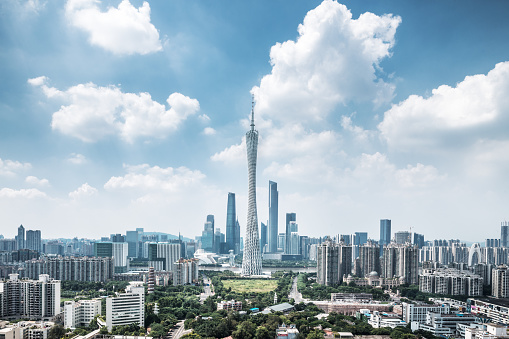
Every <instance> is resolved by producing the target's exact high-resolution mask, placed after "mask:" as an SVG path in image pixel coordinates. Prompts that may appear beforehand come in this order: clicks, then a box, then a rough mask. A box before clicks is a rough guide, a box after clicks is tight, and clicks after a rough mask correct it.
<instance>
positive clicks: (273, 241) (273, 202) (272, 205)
mask: <svg viewBox="0 0 509 339" xmlns="http://www.w3.org/2000/svg"><path fill="white" fill-rule="evenodd" d="M278 201H279V192H278V191H277V182H274V181H269V225H268V227H269V234H268V238H269V239H268V242H269V252H270V253H276V252H277V235H278Z"/></svg>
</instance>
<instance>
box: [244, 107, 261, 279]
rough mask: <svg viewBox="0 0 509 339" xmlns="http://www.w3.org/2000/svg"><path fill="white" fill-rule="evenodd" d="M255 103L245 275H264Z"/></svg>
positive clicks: (249, 156) (248, 144)
mask: <svg viewBox="0 0 509 339" xmlns="http://www.w3.org/2000/svg"><path fill="white" fill-rule="evenodd" d="M254 126H255V125H254V102H253V103H252V107H251V130H250V131H248V132H247V133H246V148H247V170H248V178H249V191H248V194H249V195H248V204H247V224H246V236H245V240H244V256H243V259H242V274H243V275H261V274H262V256H261V254H260V239H259V238H258V213H257V211H256V156H257V153H258V131H257V130H255V129H254Z"/></svg>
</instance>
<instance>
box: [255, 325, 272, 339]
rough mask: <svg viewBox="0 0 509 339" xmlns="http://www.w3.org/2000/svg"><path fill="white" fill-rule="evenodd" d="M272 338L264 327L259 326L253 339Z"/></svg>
mask: <svg viewBox="0 0 509 339" xmlns="http://www.w3.org/2000/svg"><path fill="white" fill-rule="evenodd" d="M271 338H272V336H271V335H270V334H269V330H268V329H267V327H265V326H260V327H258V328H257V329H256V332H255V339H271Z"/></svg>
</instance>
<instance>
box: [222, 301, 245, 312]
mask: <svg viewBox="0 0 509 339" xmlns="http://www.w3.org/2000/svg"><path fill="white" fill-rule="evenodd" d="M217 310H218V311H219V310H225V311H242V301H235V300H230V301H226V300H222V301H221V302H220V303H217Z"/></svg>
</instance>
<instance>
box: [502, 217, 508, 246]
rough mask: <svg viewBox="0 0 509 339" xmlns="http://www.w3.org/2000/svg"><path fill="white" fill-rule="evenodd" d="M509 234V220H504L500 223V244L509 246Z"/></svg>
mask: <svg viewBox="0 0 509 339" xmlns="http://www.w3.org/2000/svg"><path fill="white" fill-rule="evenodd" d="M508 236H509V222H507V221H502V223H501V225H500V246H502V247H509V246H508V240H509V238H508Z"/></svg>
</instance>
